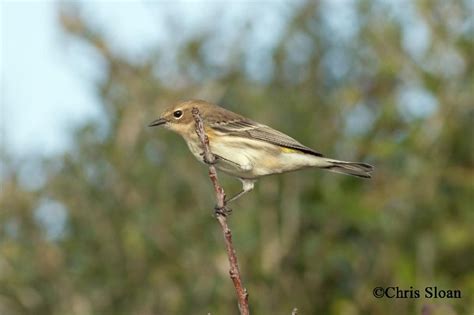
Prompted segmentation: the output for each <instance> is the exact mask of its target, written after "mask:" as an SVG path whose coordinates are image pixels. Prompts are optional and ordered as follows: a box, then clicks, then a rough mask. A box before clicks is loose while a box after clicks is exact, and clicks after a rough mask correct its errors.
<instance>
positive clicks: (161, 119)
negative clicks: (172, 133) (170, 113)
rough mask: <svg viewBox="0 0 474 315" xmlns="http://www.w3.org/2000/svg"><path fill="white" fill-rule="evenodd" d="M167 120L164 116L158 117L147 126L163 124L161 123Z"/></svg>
mask: <svg viewBox="0 0 474 315" xmlns="http://www.w3.org/2000/svg"><path fill="white" fill-rule="evenodd" d="M167 122H168V121H167V120H166V119H164V118H158V119H157V120H154V121H152V122H151V123H150V124H149V125H148V127H155V126H159V125H163V124H166V123H167Z"/></svg>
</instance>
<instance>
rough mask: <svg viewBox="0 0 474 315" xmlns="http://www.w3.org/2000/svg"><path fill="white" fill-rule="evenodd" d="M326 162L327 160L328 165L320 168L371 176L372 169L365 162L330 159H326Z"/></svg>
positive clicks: (359, 175) (358, 175) (365, 176)
mask: <svg viewBox="0 0 474 315" xmlns="http://www.w3.org/2000/svg"><path fill="white" fill-rule="evenodd" d="M326 162H329V165H327V166H323V167H322V168H324V169H327V170H328V171H331V172H335V173H341V174H346V175H352V176H357V177H362V178H371V177H372V175H371V172H372V171H373V169H374V167H373V166H372V165H370V164H367V163H359V162H345V161H338V160H332V159H326Z"/></svg>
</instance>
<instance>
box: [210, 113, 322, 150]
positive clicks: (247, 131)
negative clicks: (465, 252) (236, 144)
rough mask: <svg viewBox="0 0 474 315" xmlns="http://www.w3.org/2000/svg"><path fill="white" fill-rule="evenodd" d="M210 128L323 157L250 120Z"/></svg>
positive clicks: (282, 134) (232, 121)
mask: <svg viewBox="0 0 474 315" xmlns="http://www.w3.org/2000/svg"><path fill="white" fill-rule="evenodd" d="M210 127H211V128H212V129H214V130H215V131H218V132H222V133H225V134H227V135H229V136H237V137H244V138H249V139H254V140H260V141H264V142H268V143H271V144H275V145H279V146H281V147H284V148H289V149H294V150H297V151H301V152H304V153H308V154H312V155H315V156H323V155H322V154H321V153H319V152H317V151H315V150H313V149H311V148H308V147H307V146H304V145H302V144H301V143H299V142H298V141H296V140H295V139H293V138H292V137H290V136H288V135H286V134H284V133H282V132H280V131H277V130H275V129H273V128H271V127H268V126H266V125H263V124H259V123H257V122H255V121H252V120H249V119H245V118H237V119H233V120H230V121H226V122H222V121H219V122H214V123H211V124H210Z"/></svg>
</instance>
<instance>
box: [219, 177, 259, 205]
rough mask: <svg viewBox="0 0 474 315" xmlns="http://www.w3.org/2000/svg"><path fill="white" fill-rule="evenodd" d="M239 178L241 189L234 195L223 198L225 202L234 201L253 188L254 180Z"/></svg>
mask: <svg viewBox="0 0 474 315" xmlns="http://www.w3.org/2000/svg"><path fill="white" fill-rule="evenodd" d="M239 179H240V180H241V181H242V190H241V191H240V192H239V193H238V194H236V195H235V196H233V197H231V198H230V199H227V200H225V204H228V203H230V202H232V201H235V200H236V199H238V198H240V197H242V196H243V195H245V194H246V193H248V192H249V191H251V190H252V189H253V188H254V184H255V180H252V179H243V178H239Z"/></svg>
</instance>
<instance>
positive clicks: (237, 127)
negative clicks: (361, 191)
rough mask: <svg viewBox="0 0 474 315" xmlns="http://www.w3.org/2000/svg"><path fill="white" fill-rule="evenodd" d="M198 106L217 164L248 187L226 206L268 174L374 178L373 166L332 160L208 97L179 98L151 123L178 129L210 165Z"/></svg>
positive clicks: (176, 130) (200, 157)
mask: <svg viewBox="0 0 474 315" xmlns="http://www.w3.org/2000/svg"><path fill="white" fill-rule="evenodd" d="M194 107H196V108H197V109H198V110H199V113H200V115H201V118H202V121H203V125H204V131H205V133H206V134H207V136H208V138H209V146H210V149H211V152H212V153H213V154H214V156H215V157H216V161H215V166H216V168H217V169H219V170H221V171H223V172H224V173H227V174H229V175H232V176H235V177H237V178H238V179H240V180H241V181H242V191H240V192H239V193H238V194H236V195H235V196H233V197H232V198H230V199H228V200H226V204H228V203H229V202H231V201H234V200H236V199H237V198H239V197H241V196H242V195H244V194H245V193H247V192H249V191H251V190H252V189H253V188H254V184H255V182H256V180H257V179H258V178H260V177H262V176H266V175H272V174H280V173H284V172H290V171H296V170H299V169H303V168H307V167H317V168H321V169H325V170H328V171H331V172H335V173H342V174H347V175H352V176H357V177H362V178H370V177H371V174H370V173H371V171H372V170H373V167H372V165H369V164H366V163H359V162H345V161H339V160H334V159H330V158H326V157H324V156H323V155H322V154H321V153H319V152H317V151H315V150H313V149H311V148H308V147H306V146H304V145H302V144H301V143H299V142H298V141H296V140H295V139H293V138H291V137H290V136H288V135H286V134H284V133H282V132H280V131H277V130H275V129H273V128H270V127H268V126H266V125H264V124H261V123H258V122H255V121H253V120H251V119H248V118H246V117H243V116H241V115H239V114H236V113H234V112H231V111H229V110H227V109H224V108H222V107H220V106H217V105H214V104H211V103H209V102H206V101H203V100H188V101H184V102H178V103H176V104H174V105H173V106H171V107H169V108H168V109H166V110H165V111H164V112H163V113H162V114H161V116H160V118H158V119H156V120H155V121H153V122H151V123H150V124H149V126H150V127H154V126H164V127H165V128H167V129H170V130H172V131H174V132H176V133H178V134H179V135H181V136H182V137H183V138H184V140H185V141H186V143H187V145H188V147H189V150H190V151H191V153H192V154H193V155H194V156H195V157H196V158H197V159H198V160H199V161H201V162H204V163H205V162H206V161H205V159H204V149H203V146H202V144H201V141H200V140H199V138H198V136H197V134H196V127H195V121H194V117H193V115H192V109H193V108H194Z"/></svg>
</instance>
